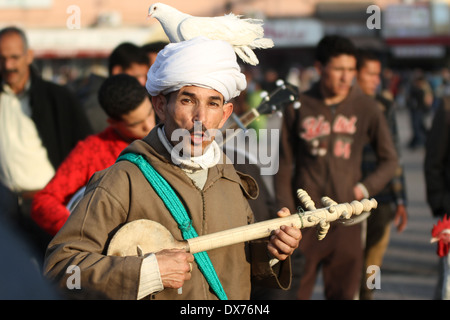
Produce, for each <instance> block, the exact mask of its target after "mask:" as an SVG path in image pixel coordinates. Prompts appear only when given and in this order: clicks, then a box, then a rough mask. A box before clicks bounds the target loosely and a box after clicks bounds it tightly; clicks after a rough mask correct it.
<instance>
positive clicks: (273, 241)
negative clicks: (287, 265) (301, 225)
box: [267, 208, 302, 260]
mask: <svg viewBox="0 0 450 320" xmlns="http://www.w3.org/2000/svg"><path fill="white" fill-rule="evenodd" d="M277 214H278V216H279V217H280V218H282V217H287V216H289V215H290V214H291V212H290V211H289V209H287V208H282V209H281V210H280V211H278V212H277ZM301 238H302V233H301V231H300V229H297V228H294V227H290V226H281V228H280V229H278V230H275V231H274V232H273V233H272V235H271V236H270V240H269V244H268V245H267V250H268V251H269V253H270V254H271V255H272V256H273V257H274V258H277V259H278V260H286V258H287V257H289V256H290V255H292V253H293V252H294V250H295V249H296V248H297V247H298V244H299V243H300V240H301Z"/></svg>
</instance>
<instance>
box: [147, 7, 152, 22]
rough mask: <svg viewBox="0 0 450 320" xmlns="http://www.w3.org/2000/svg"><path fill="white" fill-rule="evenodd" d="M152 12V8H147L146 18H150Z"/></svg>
mask: <svg viewBox="0 0 450 320" xmlns="http://www.w3.org/2000/svg"><path fill="white" fill-rule="evenodd" d="M152 13H153V10H152V8H149V9H148V14H147V20H148V19H150V18H151V17H152Z"/></svg>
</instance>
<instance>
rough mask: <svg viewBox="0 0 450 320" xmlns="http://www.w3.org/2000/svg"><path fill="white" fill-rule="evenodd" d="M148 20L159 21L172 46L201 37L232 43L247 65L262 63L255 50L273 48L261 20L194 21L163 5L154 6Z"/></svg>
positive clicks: (224, 18) (223, 19)
mask: <svg viewBox="0 0 450 320" xmlns="http://www.w3.org/2000/svg"><path fill="white" fill-rule="evenodd" d="M148 16H149V17H152V18H155V19H157V20H158V21H159V22H160V23H161V26H162V27H163V29H164V32H165V33H166V35H167V37H168V38H169V41H170V42H181V41H185V40H190V39H192V38H195V37H198V36H204V37H207V38H209V39H211V40H224V41H227V42H229V43H230V44H231V45H232V46H233V48H234V51H235V52H236V54H237V55H238V56H239V57H240V58H241V59H242V60H243V61H244V62H246V63H248V64H251V65H257V64H258V63H259V61H258V58H257V57H256V55H255V53H254V52H253V49H267V48H271V47H273V45H274V44H273V41H272V40H271V39H268V38H263V37H264V29H263V27H262V20H260V19H250V18H248V19H241V16H237V15H234V14H232V13H230V14H227V15H224V16H220V17H194V16H191V15H189V14H186V13H183V12H180V11H178V10H177V9H175V8H173V7H171V6H169V5H166V4H163V3H155V4H152V5H151V6H150V8H149V10H148Z"/></svg>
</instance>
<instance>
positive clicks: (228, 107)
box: [219, 102, 234, 128]
mask: <svg viewBox="0 0 450 320" xmlns="http://www.w3.org/2000/svg"><path fill="white" fill-rule="evenodd" d="M233 109H234V107H233V104H232V103H231V102H228V103H225V104H224V105H223V115H222V120H221V121H220V124H219V128H222V126H223V125H224V124H225V122H227V120H228V118H229V117H230V116H231V114H232V113H233Z"/></svg>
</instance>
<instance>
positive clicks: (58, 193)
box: [31, 74, 156, 235]
mask: <svg viewBox="0 0 450 320" xmlns="http://www.w3.org/2000/svg"><path fill="white" fill-rule="evenodd" d="M98 98H99V102H100V105H101V107H102V108H103V109H104V110H105V112H106V114H107V115H108V120H107V121H108V123H109V126H108V127H107V128H106V129H105V130H104V131H102V132H100V133H98V134H95V135H90V136H88V137H87V138H86V139H85V140H82V141H80V142H78V144H77V145H76V146H75V148H74V149H73V150H72V151H71V152H70V153H69V155H68V156H67V158H66V159H65V160H64V161H63V163H62V164H61V165H60V166H59V167H58V169H57V171H56V173H55V175H54V177H53V178H52V179H51V180H50V182H49V183H48V184H47V185H46V187H45V188H44V189H43V190H41V191H40V192H38V193H37V194H36V196H35V197H34V200H33V203H32V212H31V217H32V218H33V220H34V221H35V222H36V223H37V224H38V225H39V226H40V227H41V228H42V229H44V230H45V231H46V232H47V233H49V234H50V235H55V234H56V233H57V232H58V231H59V229H60V228H61V227H62V226H63V224H64V223H65V222H66V220H67V218H68V217H69V215H70V211H69V209H68V207H67V205H68V203H69V201H70V200H71V199H72V198H73V197H74V195H75V194H76V193H77V191H79V190H80V189H82V188H83V187H84V186H85V185H86V184H87V182H88V181H89V179H90V177H91V176H92V175H93V174H94V173H95V172H97V171H100V170H103V169H106V168H107V167H109V166H110V165H112V164H114V162H115V161H116V158H117V157H118V155H119V154H120V152H121V151H122V150H123V149H124V148H125V147H126V146H128V144H130V143H131V142H132V141H133V140H135V139H141V138H143V137H145V136H146V135H147V134H148V133H149V132H150V131H151V129H152V128H153V127H154V126H155V122H156V120H155V113H154V110H153V107H152V104H151V102H150V99H149V96H148V93H147V90H146V89H145V87H143V86H142V85H141V84H140V83H139V82H138V80H137V79H136V78H134V77H132V76H129V75H126V74H119V75H115V76H111V77H109V78H108V79H107V80H105V82H104V83H103V84H102V86H101V87H100V90H99V93H98Z"/></svg>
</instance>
